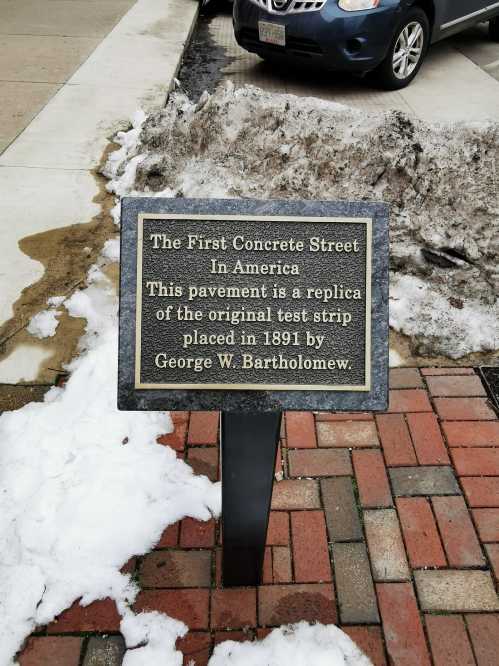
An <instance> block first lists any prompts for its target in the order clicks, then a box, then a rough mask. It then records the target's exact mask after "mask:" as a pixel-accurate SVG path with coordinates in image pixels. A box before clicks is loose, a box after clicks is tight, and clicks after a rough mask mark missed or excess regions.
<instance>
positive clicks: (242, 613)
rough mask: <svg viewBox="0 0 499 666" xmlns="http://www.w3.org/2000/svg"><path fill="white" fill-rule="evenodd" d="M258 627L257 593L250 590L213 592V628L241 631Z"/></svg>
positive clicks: (239, 589)
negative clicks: (240, 629) (245, 628)
mask: <svg viewBox="0 0 499 666" xmlns="http://www.w3.org/2000/svg"><path fill="white" fill-rule="evenodd" d="M255 625H256V591H255V590H254V589H249V588H228V589H226V590H213V592H212V594H211V627H212V628H215V629H239V628H242V627H246V626H250V627H254V626H255Z"/></svg>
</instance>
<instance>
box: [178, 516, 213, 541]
mask: <svg viewBox="0 0 499 666" xmlns="http://www.w3.org/2000/svg"><path fill="white" fill-rule="evenodd" d="M214 545H215V521H214V520H207V521H201V520H194V519H193V518H184V520H183V521H182V523H181V525H180V546H181V547H182V548H210V547H211V546H214Z"/></svg>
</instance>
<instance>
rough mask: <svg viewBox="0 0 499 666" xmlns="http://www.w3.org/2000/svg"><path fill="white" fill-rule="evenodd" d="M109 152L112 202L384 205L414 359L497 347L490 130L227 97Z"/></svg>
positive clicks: (152, 119)
mask: <svg viewBox="0 0 499 666" xmlns="http://www.w3.org/2000/svg"><path fill="white" fill-rule="evenodd" d="M119 142H120V143H121V145H122V148H121V150H119V151H117V152H115V153H114V154H112V155H111V158H110V160H109V162H108V164H107V166H106V169H105V173H106V175H107V176H108V177H109V178H110V179H111V182H110V183H109V189H110V191H114V192H115V193H116V194H117V195H118V196H123V195H149V196H151V195H153V196H171V197H179V196H183V197H250V198H262V199H270V198H272V199H298V198H300V199H317V200H319V199H353V200H378V201H386V202H388V203H389V204H390V205H391V222H390V235H391V298H390V324H391V326H392V328H394V329H395V330H397V331H400V332H402V333H404V334H407V335H409V336H410V337H411V346H412V351H413V353H416V354H421V355H439V354H442V355H445V356H448V357H450V358H459V357H462V356H464V355H466V354H468V353H471V352H480V351H483V352H490V351H493V350H495V349H497V348H498V347H499V344H498V343H499V305H498V298H497V297H498V293H499V266H498V253H499V197H498V192H497V177H498V174H497V173H496V164H497V159H498V157H499V124H494V123H489V124H481V125H477V124H469V125H465V124H459V125H448V126H445V125H438V126H437V125H431V124H428V123H425V122H423V121H420V120H416V119H414V118H411V117H409V116H407V115H405V114H403V113H401V112H399V111H393V112H387V113H366V112H363V111H359V110H356V109H352V108H349V107H345V106H341V105H338V104H334V103H331V102H325V101H321V100H317V99H313V98H299V97H295V96H292V95H278V94H272V93H266V92H263V91H261V90H259V89H257V88H253V87H245V88H241V89H237V90H235V89H234V88H233V86H232V85H231V84H228V85H226V86H225V87H223V88H220V89H218V90H217V91H216V92H215V93H214V94H213V95H211V96H210V95H207V94H204V95H203V96H202V97H201V99H200V100H199V102H198V103H197V104H193V103H191V102H190V101H189V100H188V99H187V98H186V97H185V96H184V95H180V94H175V95H173V96H172V97H171V99H170V102H169V103H168V105H167V107H166V108H164V109H162V110H160V111H157V112H155V113H153V114H151V115H150V116H148V117H144V116H140V117H138V118H137V119H136V122H135V126H134V129H132V130H131V131H130V132H128V133H122V134H121V135H120V137H119Z"/></svg>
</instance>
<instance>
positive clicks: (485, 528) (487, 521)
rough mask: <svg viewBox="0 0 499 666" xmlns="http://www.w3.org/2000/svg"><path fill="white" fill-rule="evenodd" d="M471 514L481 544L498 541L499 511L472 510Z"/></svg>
mask: <svg viewBox="0 0 499 666" xmlns="http://www.w3.org/2000/svg"><path fill="white" fill-rule="evenodd" d="M471 514H472V516H473V520H474V521H475V525H476V528H477V530H478V536H479V537H480V539H481V540H482V541H483V542H489V541H499V509H474V510H473V511H472V512H471Z"/></svg>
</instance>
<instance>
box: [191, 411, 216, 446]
mask: <svg viewBox="0 0 499 666" xmlns="http://www.w3.org/2000/svg"><path fill="white" fill-rule="evenodd" d="M219 419H220V415H219V413H218V412H192V414H191V418H190V420H189V431H188V436H187V443H188V444H189V445H190V446H193V445H197V444H216V443H217V437H218V422H219Z"/></svg>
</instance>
